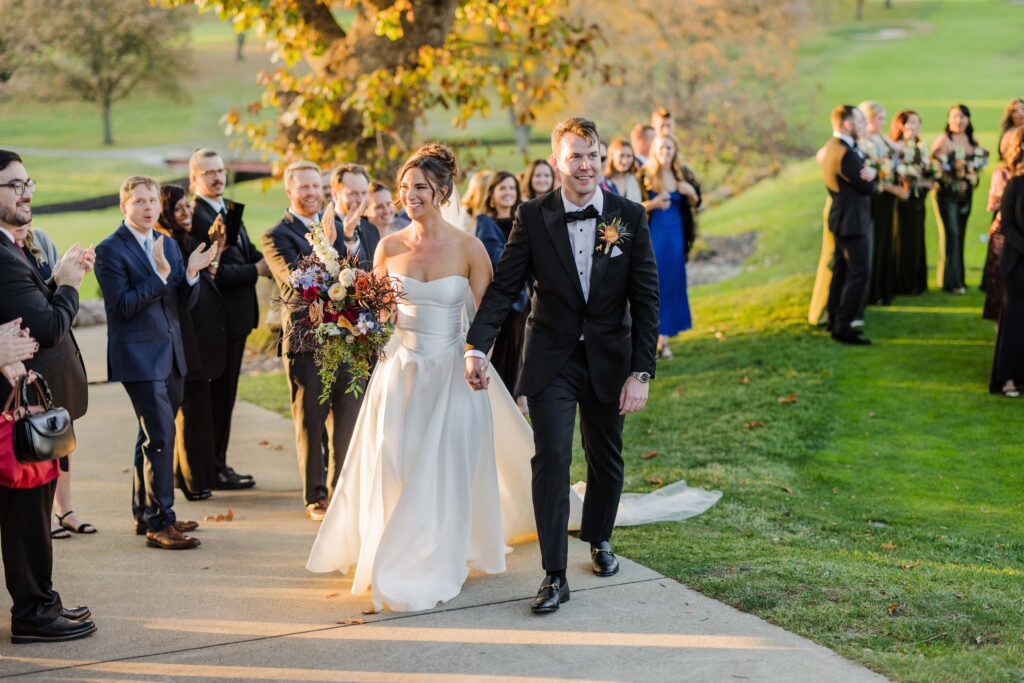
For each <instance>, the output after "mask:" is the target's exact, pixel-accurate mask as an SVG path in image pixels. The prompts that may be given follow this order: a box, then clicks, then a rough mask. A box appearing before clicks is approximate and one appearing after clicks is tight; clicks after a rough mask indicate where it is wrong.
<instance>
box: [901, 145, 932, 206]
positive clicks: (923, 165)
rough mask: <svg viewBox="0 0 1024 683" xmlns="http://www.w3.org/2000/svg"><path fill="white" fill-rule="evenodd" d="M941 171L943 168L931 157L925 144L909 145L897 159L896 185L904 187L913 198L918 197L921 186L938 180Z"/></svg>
mask: <svg viewBox="0 0 1024 683" xmlns="http://www.w3.org/2000/svg"><path fill="white" fill-rule="evenodd" d="M940 171H941V167H939V166H938V165H937V164H936V163H935V161H934V160H933V159H932V158H931V157H930V156H929V154H928V149H927V148H926V147H925V146H924V145H923V144H921V143H920V142H918V143H916V144H912V145H911V144H908V145H907V146H906V147H905V148H904V149H903V151H902V152H900V153H899V156H898V159H897V163H896V184H897V185H902V186H903V187H905V188H906V189H907V190H908V191H909V192H910V194H911V195H912V196H914V197H917V196H918V193H919V192H920V189H921V184H922V183H923V182H924V181H926V180H932V179H934V178H936V177H937V175H938V173H939V172H940Z"/></svg>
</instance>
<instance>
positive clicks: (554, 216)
mask: <svg viewBox="0 0 1024 683" xmlns="http://www.w3.org/2000/svg"><path fill="white" fill-rule="evenodd" d="M548 197H549V199H548V201H546V202H545V203H544V204H543V205H542V206H541V213H542V215H543V216H544V225H545V227H546V228H547V230H548V235H549V236H550V237H551V241H552V242H553V243H554V245H555V254H557V255H558V259H559V260H560V261H561V262H562V265H563V266H564V267H565V272H566V274H568V276H569V280H570V281H571V282H572V285H573V287H574V288H575V289H576V293H577V294H579V295H580V298H581V299H583V298H584V296H583V285H581V284H580V276H579V273H577V272H576V260H575V259H574V258H573V257H572V244H571V243H570V242H569V228H568V227H567V226H566V224H565V205H564V204H562V193H561V192H552V193H551V194H550V195H549V196H548Z"/></svg>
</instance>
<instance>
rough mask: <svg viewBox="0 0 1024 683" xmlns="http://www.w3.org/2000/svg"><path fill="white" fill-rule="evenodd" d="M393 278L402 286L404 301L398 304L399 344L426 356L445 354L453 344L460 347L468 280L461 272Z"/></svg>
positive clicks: (397, 329) (462, 340) (397, 330)
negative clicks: (424, 278)
mask: <svg viewBox="0 0 1024 683" xmlns="http://www.w3.org/2000/svg"><path fill="white" fill-rule="evenodd" d="M394 277H396V278H398V280H399V281H400V282H401V283H402V286H403V288H404V289H405V297H404V301H403V302H402V303H400V304H399V305H398V324H397V328H396V333H395V336H396V337H397V339H398V343H399V344H401V345H402V346H404V347H405V348H407V349H409V350H411V351H415V352H416V353H419V354H422V355H425V356H434V355H437V354H439V353H444V352H445V351H448V350H450V349H451V348H452V347H453V346H457V347H460V348H461V347H462V345H463V343H464V340H465V331H464V330H463V315H464V312H465V309H466V295H467V294H468V292H469V280H467V279H466V278H465V277H463V276H461V275H450V276H448V277H443V278H439V279H437V280H431V281H430V282H421V281H420V280H417V279H416V278H412V277H409V276H408V275H401V274H398V275H395V276H394Z"/></svg>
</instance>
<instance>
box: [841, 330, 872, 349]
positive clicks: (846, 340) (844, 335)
mask: <svg viewBox="0 0 1024 683" xmlns="http://www.w3.org/2000/svg"><path fill="white" fill-rule="evenodd" d="M832 338H833V339H835V340H836V341H837V342H839V343H840V344H849V345H851V346H871V340H870V339H868V338H867V337H865V336H864V335H863V334H862V333H861V332H860V330H853V331H852V332H833V333H832Z"/></svg>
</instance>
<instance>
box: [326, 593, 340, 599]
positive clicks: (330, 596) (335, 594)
mask: <svg viewBox="0 0 1024 683" xmlns="http://www.w3.org/2000/svg"><path fill="white" fill-rule="evenodd" d="M327 597H328V598H336V597H338V594H337V593H328V594H327Z"/></svg>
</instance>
